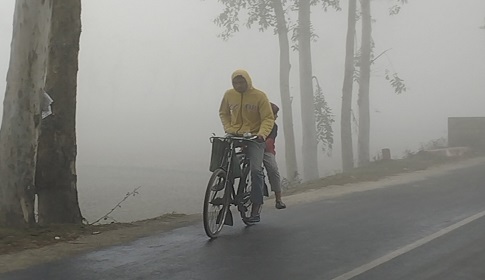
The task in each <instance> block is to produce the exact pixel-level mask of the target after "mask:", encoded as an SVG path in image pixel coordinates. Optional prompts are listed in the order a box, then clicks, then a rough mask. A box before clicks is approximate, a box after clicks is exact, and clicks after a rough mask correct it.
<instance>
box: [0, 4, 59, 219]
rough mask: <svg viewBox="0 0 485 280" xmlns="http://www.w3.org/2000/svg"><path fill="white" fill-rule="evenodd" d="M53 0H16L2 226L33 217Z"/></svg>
mask: <svg viewBox="0 0 485 280" xmlns="http://www.w3.org/2000/svg"><path fill="white" fill-rule="evenodd" d="M51 8H52V3H51V1H49V0H46V1H32V0H17V1H16V2H15V13H14V22H13V36H12V44H11V53H10V65H9V69H8V74H7V89H6V91H5V100H4V103H3V107H4V108H3V119H2V126H1V128H0V226H6V227H23V226H25V225H32V224H34V223H35V217H34V199H35V191H34V178H35V158H36V156H37V141H38V136H39V128H40V122H41V109H40V100H41V96H42V93H43V88H44V78H45V68H46V59H47V44H48V37H49V30H50V20H51Z"/></svg>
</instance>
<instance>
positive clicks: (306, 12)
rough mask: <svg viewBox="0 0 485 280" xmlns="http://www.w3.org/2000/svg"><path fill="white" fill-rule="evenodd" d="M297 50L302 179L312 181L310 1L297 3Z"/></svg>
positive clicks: (314, 175) (314, 161)
mask: <svg viewBox="0 0 485 280" xmlns="http://www.w3.org/2000/svg"><path fill="white" fill-rule="evenodd" d="M298 21H299V23H298V49H299V61H300V63H299V66H300V94H301V119H302V132H303V177H304V179H305V180H314V179H317V178H318V177H319V174H318V156H317V155H318V144H317V132H316V127H315V104H314V103H313V99H314V98H313V84H312V77H313V75H312V55H311V30H310V1H307V0H303V1H299V9H298Z"/></svg>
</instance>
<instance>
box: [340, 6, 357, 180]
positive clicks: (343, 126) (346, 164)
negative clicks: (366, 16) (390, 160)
mask: <svg viewBox="0 0 485 280" xmlns="http://www.w3.org/2000/svg"><path fill="white" fill-rule="evenodd" d="M356 11H357V0H349V13H348V17H349V18H348V25H347V40H346V51H345V73H344V84H343V88H342V111H341V120H340V121H341V123H340V136H341V141H342V169H343V171H344V172H347V171H349V170H351V169H352V168H354V148H353V142H352V122H351V116H352V90H353V83H354V71H355V68H354V52H355V50H354V44H355V39H354V38H355V24H356V16H357V15H356Z"/></svg>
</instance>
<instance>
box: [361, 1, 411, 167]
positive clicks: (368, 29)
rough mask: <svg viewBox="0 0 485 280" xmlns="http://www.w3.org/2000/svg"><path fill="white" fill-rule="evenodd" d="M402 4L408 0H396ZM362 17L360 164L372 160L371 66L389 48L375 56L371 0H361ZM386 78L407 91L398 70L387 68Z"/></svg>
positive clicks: (394, 10) (396, 10) (397, 89)
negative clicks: (393, 70) (392, 70)
mask: <svg viewBox="0 0 485 280" xmlns="http://www.w3.org/2000/svg"><path fill="white" fill-rule="evenodd" d="M396 2H398V3H399V4H400V5H403V4H406V3H407V0H396ZM360 3H361V14H362V15H361V17H362V43H361V51H360V59H359V68H360V73H359V77H358V80H359V99H358V105H359V139H358V164H359V166H362V165H366V164H368V163H369V160H370V152H369V150H370V96H369V91H370V67H371V65H372V64H373V63H374V62H375V61H376V60H377V59H378V58H379V57H381V56H382V55H384V54H385V53H386V52H387V51H388V50H386V51H384V52H382V53H381V54H379V55H378V56H376V57H375V58H373V57H372V56H373V54H372V51H373V47H374V43H373V41H372V16H371V0H361V1H360ZM393 7H394V8H392V7H391V8H390V10H389V11H390V12H389V14H390V15H396V14H398V13H399V11H400V6H399V5H395V6H393ZM396 7H397V8H396ZM385 78H386V80H388V81H389V83H390V85H391V86H392V87H393V88H394V91H395V92H396V93H397V94H400V93H403V92H405V91H406V85H405V83H404V80H403V79H401V78H400V77H399V75H398V74H397V73H396V72H392V73H391V71H389V70H386V72H385Z"/></svg>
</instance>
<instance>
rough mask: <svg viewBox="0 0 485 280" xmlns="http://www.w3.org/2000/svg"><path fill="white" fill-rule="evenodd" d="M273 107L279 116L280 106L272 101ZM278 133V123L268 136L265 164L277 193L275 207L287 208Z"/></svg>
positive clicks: (272, 188) (276, 115) (272, 186)
mask: <svg viewBox="0 0 485 280" xmlns="http://www.w3.org/2000/svg"><path fill="white" fill-rule="evenodd" d="M271 109H272V110H273V115H274V119H275V120H276V118H278V111H279V110H280V108H279V107H278V106H276V104H274V103H271ZM277 135H278V125H276V123H275V124H274V126H273V129H272V130H271V133H270V134H269V135H268V137H267V138H266V149H265V150H264V158H263V164H264V168H266V172H267V173H268V180H269V184H270V185H271V190H272V191H273V192H274V195H275V207H276V209H285V208H286V205H285V204H284V203H283V200H282V199H281V179H280V172H279V171H278V164H277V163H276V151H275V141H276V136H277Z"/></svg>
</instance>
